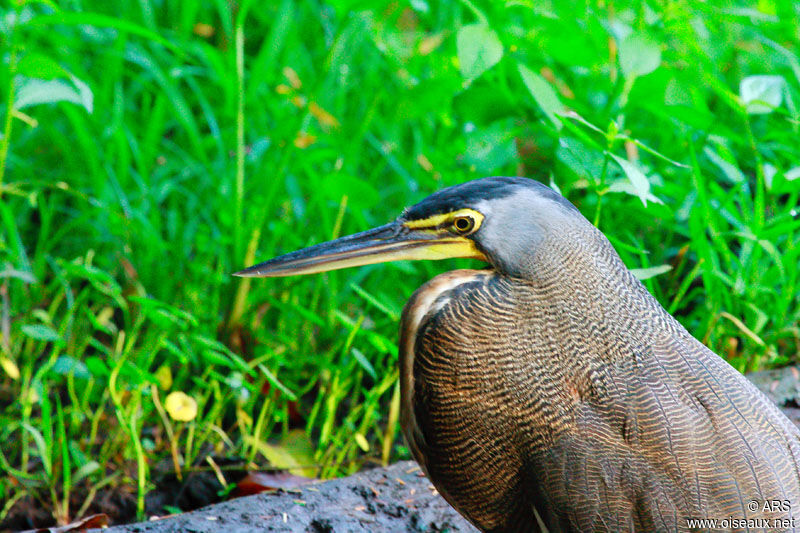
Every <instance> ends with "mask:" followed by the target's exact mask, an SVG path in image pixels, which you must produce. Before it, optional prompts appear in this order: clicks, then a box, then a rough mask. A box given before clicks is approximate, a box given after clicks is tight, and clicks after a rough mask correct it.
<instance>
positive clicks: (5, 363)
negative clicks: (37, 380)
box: [0, 357, 19, 380]
mask: <svg viewBox="0 0 800 533" xmlns="http://www.w3.org/2000/svg"><path fill="white" fill-rule="evenodd" d="M0 366H2V367H3V370H5V371H6V374H8V377H10V378H11V379H13V380H17V379H19V368H17V364H16V363H15V362H14V361H12V360H11V359H9V358H8V357H0Z"/></svg>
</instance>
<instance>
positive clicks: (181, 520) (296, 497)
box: [90, 461, 476, 533]
mask: <svg viewBox="0 0 800 533" xmlns="http://www.w3.org/2000/svg"><path fill="white" fill-rule="evenodd" d="M90 531H95V532H100V531H105V532H108V533H166V532H171V531H186V532H192V533H203V532H208V533H212V532H213V533H219V532H220V531H228V532H233V531H235V532H237V533H238V532H242V533H246V532H256V531H292V532H295V531H297V532H300V531H302V532H306V531H308V532H314V533H326V532H334V531H336V532H340V531H341V532H362V531H363V532H377V531H409V532H416V531H419V532H423V531H424V532H431V533H433V532H448V531H452V532H456V531H469V532H473V531H476V529H475V528H474V527H472V526H471V525H470V524H469V523H468V522H467V521H466V520H464V518H462V517H461V516H460V515H459V514H458V513H456V512H455V511H454V510H453V508H452V507H450V506H449V505H448V504H447V502H445V501H444V499H442V497H441V496H439V495H438V494H437V493H436V491H435V490H434V489H433V486H432V485H431V483H430V481H428V479H427V478H426V477H425V475H424V474H423V473H422V471H421V470H420V468H419V466H417V464H416V463H414V462H411V461H405V462H401V463H397V464H394V465H392V466H390V467H388V468H375V469H372V470H368V471H365V472H360V473H358V474H355V475H353V476H350V477H347V478H342V479H335V480H331V481H324V482H320V483H315V484H312V485H305V486H302V487H300V488H297V489H292V490H291V491H278V492H277V493H275V494H266V493H263V494H257V495H255V496H245V497H243V498H237V499H235V500H230V501H227V502H223V503H219V504H216V505H211V506H209V507H205V508H203V509H200V510H197V511H193V512H190V513H183V514H181V515H178V516H173V517H169V518H163V519H161V520H156V521H153V522H145V523H140V524H128V525H124V526H117V527H111V528H109V529H104V530H99V529H94V530H90Z"/></svg>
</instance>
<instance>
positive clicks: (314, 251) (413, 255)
mask: <svg viewBox="0 0 800 533" xmlns="http://www.w3.org/2000/svg"><path fill="white" fill-rule="evenodd" d="M482 222H483V215H482V214H481V213H479V212H478V211H475V210H473V209H459V210H458V211H453V212H451V213H443V214H437V215H433V216H431V217H428V218H426V219H422V220H406V221H396V222H392V223H390V224H387V225H385V226H381V227H379V228H375V229H372V230H369V231H365V232H362V233H358V234H355V235H350V236H347V237H342V238H340V239H336V240H334V241H330V242H326V243H322V244H318V245H316V246H312V247H310V248H305V249H303V250H298V251H296V252H292V253H289V254H286V255H282V256H280V257H276V258H275V259H271V260H269V261H266V262H264V263H261V264H258V265H255V266H252V267H250V268H247V269H245V270H242V271H241V272H237V273H236V274H235V275H237V276H243V277H280V276H296V275H300V274H314V273H317V272H327V271H329V270H338V269H341V268H350V267H356V266H363V265H371V264H374V263H385V262H387V261H402V260H421V259H427V260H440V259H451V258H456V257H464V258H473V259H480V260H483V261H486V256H485V255H484V254H483V253H482V252H481V251H480V250H479V249H478V248H477V247H476V246H475V243H474V242H473V241H472V239H469V238H467V236H468V235H470V234H471V233H474V232H475V231H477V230H478V229H479V228H480V226H481V223H482Z"/></svg>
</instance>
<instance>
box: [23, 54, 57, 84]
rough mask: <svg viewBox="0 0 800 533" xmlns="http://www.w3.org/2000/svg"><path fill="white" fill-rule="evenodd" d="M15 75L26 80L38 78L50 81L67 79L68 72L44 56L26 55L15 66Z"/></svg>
mask: <svg viewBox="0 0 800 533" xmlns="http://www.w3.org/2000/svg"><path fill="white" fill-rule="evenodd" d="M17 73H19V74H22V75H23V76H27V77H28V78H38V79H42V80H52V79H55V78H67V77H69V72H67V71H66V70H64V68H63V67H62V66H61V65H59V64H58V63H56V62H55V61H54V60H52V59H51V58H49V57H48V56H46V55H44V54H37V53H31V54H26V55H25V56H23V58H22V59H21V60H20V62H19V65H18V66H17Z"/></svg>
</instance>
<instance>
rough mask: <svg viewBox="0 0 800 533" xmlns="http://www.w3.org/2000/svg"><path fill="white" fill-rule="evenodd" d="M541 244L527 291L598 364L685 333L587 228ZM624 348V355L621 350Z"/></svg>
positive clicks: (602, 238) (607, 245) (608, 245)
mask: <svg viewBox="0 0 800 533" xmlns="http://www.w3.org/2000/svg"><path fill="white" fill-rule="evenodd" d="M587 226H588V227H586V228H583V229H582V231H577V232H572V233H569V234H564V233H561V234H560V235H558V236H557V237H554V238H544V239H543V240H542V241H541V242H540V243H539V245H538V246H537V247H536V250H535V251H534V253H533V256H532V259H531V260H532V266H533V268H532V269H531V270H530V273H531V274H530V276H529V277H528V279H527V280H526V281H527V283H528V284H529V287H530V288H531V289H532V290H534V291H535V292H537V293H538V294H539V295H540V296H541V297H542V298H541V300H542V301H546V302H547V304H548V306H549V308H550V311H549V312H550V313H552V314H553V317H552V318H553V320H555V321H557V322H561V323H562V324H564V325H569V327H572V328H577V329H578V331H577V332H576V333H577V334H578V335H582V336H583V338H585V339H592V344H595V345H596V346H617V347H620V349H618V350H605V351H604V350H598V352H597V353H596V354H590V355H591V356H592V357H594V358H596V359H604V358H605V359H608V358H615V357H620V356H624V354H625V353H631V352H634V351H639V350H647V347H648V346H651V345H652V344H653V343H654V342H658V340H659V339H661V340H663V339H664V338H666V337H667V336H671V335H674V334H676V333H678V331H679V330H682V329H683V328H682V327H681V326H680V325H679V324H678V323H677V321H675V319H673V318H672V317H671V316H670V315H669V314H668V313H667V312H666V311H665V310H664V308H663V307H662V306H661V305H660V304H659V303H658V301H656V299H655V298H653V296H652V295H651V294H650V293H649V292H648V291H647V289H646V288H645V287H644V286H643V285H642V284H641V283H640V282H639V281H638V280H637V279H636V278H635V277H634V276H633V274H632V273H631V272H630V271H629V270H628V269H627V267H626V266H625V264H624V263H623V262H622V259H620V257H619V255H618V254H617V252H616V251H615V250H614V248H613V247H612V246H611V243H610V242H608V240H607V239H606V238H605V236H604V235H603V234H602V233H600V231H598V230H597V229H596V228H594V227H593V226H591V225H588V224H587ZM622 347H624V349H622Z"/></svg>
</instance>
